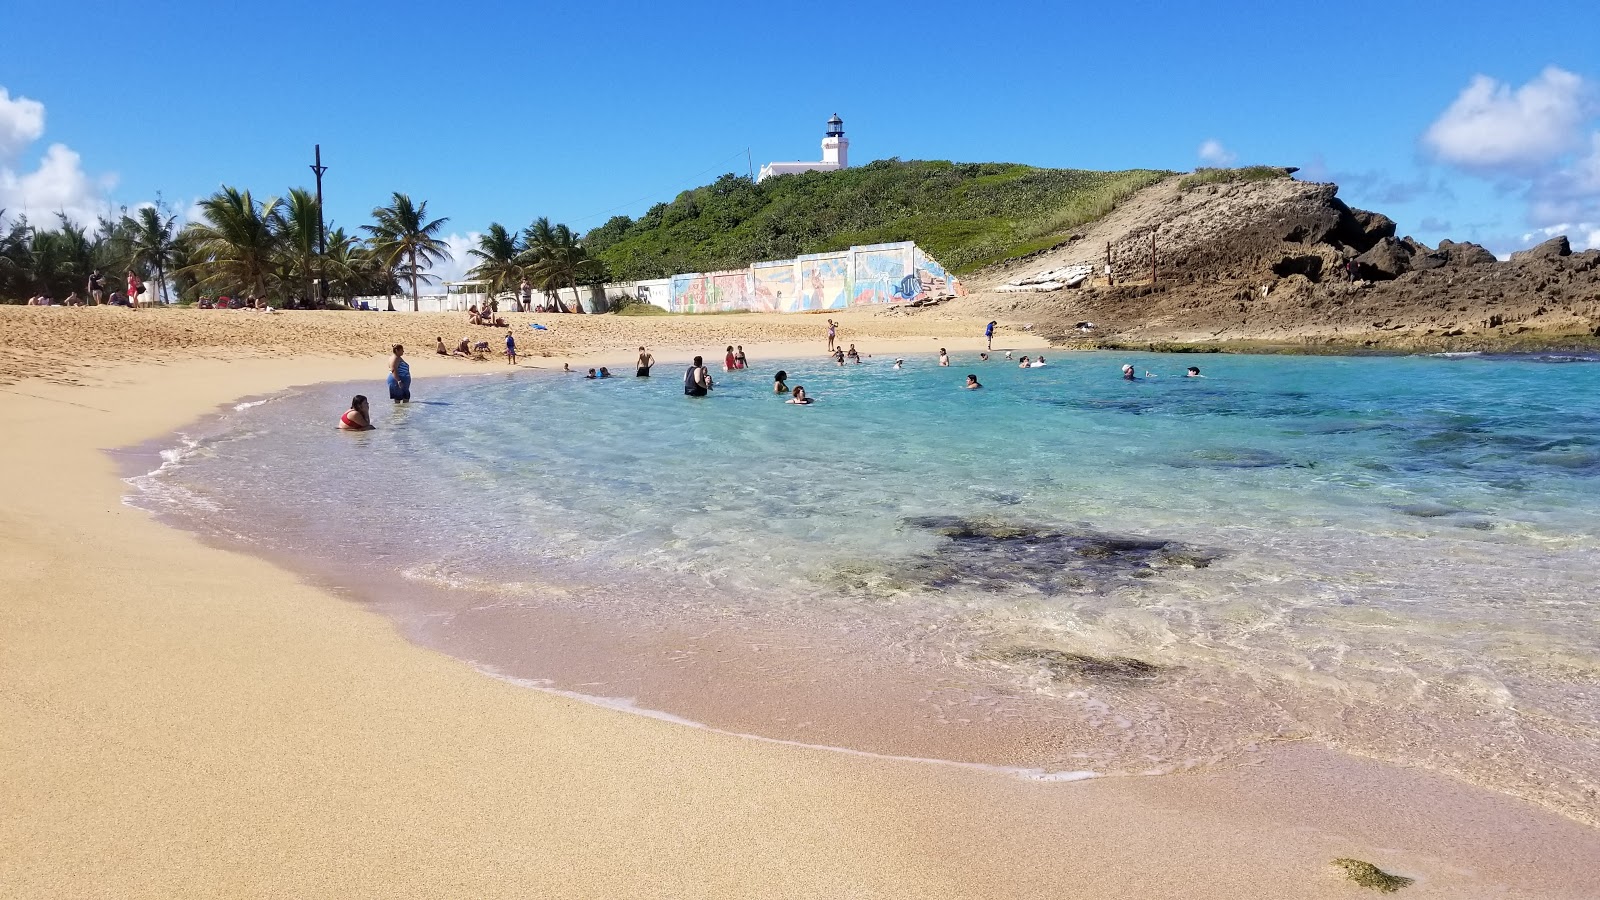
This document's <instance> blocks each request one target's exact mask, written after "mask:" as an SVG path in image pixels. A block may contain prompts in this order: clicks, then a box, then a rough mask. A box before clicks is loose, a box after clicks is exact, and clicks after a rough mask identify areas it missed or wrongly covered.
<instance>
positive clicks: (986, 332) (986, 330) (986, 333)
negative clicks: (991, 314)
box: [983, 322, 1000, 350]
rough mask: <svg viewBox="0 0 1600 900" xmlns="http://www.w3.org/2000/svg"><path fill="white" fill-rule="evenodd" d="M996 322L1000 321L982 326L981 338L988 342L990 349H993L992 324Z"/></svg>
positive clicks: (996, 323) (994, 324)
mask: <svg viewBox="0 0 1600 900" xmlns="http://www.w3.org/2000/svg"><path fill="white" fill-rule="evenodd" d="M998 324H1000V323H999V322H990V323H989V324H988V325H985V326H983V339H984V340H986V341H988V342H989V349H990V350H993V349H994V326H996V325H998Z"/></svg>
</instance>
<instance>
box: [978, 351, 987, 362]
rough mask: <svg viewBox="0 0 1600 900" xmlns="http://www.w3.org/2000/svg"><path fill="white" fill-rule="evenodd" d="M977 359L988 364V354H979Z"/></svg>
mask: <svg viewBox="0 0 1600 900" xmlns="http://www.w3.org/2000/svg"><path fill="white" fill-rule="evenodd" d="M978 359H980V360H982V361H983V362H988V361H989V354H988V353H979V354H978Z"/></svg>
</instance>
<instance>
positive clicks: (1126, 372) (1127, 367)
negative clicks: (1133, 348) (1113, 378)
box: [1122, 363, 1138, 381]
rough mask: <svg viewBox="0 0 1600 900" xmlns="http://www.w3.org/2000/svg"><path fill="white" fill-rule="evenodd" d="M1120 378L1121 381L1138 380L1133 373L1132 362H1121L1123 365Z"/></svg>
mask: <svg viewBox="0 0 1600 900" xmlns="http://www.w3.org/2000/svg"><path fill="white" fill-rule="evenodd" d="M1122 380H1123V381H1137V380H1138V376H1136V375H1134V374H1133V364H1132V363H1123V365H1122Z"/></svg>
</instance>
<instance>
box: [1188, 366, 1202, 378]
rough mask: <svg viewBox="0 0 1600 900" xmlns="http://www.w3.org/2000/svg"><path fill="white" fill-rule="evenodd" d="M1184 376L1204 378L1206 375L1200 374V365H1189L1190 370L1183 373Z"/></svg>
mask: <svg viewBox="0 0 1600 900" xmlns="http://www.w3.org/2000/svg"><path fill="white" fill-rule="evenodd" d="M1183 377H1185V378H1204V377H1205V376H1204V375H1201V374H1200V367H1199V366H1190V367H1189V371H1187V372H1185V373H1183Z"/></svg>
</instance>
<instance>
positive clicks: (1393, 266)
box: [1356, 237, 1411, 281]
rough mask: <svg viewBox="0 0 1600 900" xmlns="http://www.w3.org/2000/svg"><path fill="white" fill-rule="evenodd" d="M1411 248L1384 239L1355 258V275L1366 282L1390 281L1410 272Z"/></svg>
mask: <svg viewBox="0 0 1600 900" xmlns="http://www.w3.org/2000/svg"><path fill="white" fill-rule="evenodd" d="M1410 265H1411V248H1410V247H1407V246H1406V245H1405V244H1402V243H1400V242H1399V241H1397V240H1395V239H1394V238H1392V237H1386V238H1384V239H1383V240H1381V241H1379V242H1378V243H1377V244H1375V245H1374V246H1373V247H1372V249H1371V250H1368V251H1367V252H1365V253H1363V254H1361V255H1360V256H1358V257H1356V274H1357V275H1359V276H1360V277H1362V278H1365V279H1367V280H1368V281H1390V280H1392V279H1395V278H1399V277H1400V276H1401V275H1404V274H1405V273H1406V272H1408V271H1409V270H1410Z"/></svg>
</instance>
